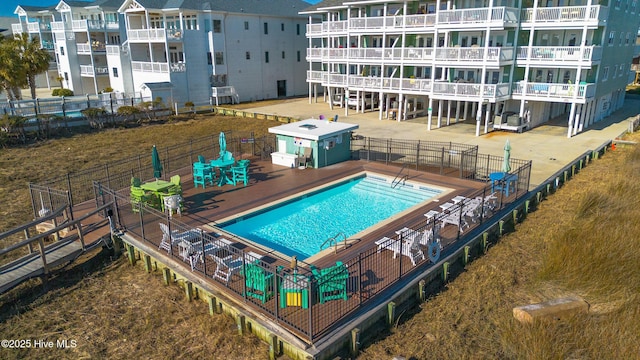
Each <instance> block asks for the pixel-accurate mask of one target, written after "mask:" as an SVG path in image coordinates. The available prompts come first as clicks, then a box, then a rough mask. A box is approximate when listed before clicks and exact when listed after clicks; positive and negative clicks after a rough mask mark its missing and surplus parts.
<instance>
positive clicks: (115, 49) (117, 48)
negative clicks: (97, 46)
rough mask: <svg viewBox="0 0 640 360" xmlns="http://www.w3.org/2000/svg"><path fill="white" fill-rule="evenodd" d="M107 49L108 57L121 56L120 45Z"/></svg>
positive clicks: (107, 47) (109, 46)
mask: <svg viewBox="0 0 640 360" xmlns="http://www.w3.org/2000/svg"><path fill="white" fill-rule="evenodd" d="M105 48H106V50H107V55H116V56H120V45H107V46H106V47H105Z"/></svg>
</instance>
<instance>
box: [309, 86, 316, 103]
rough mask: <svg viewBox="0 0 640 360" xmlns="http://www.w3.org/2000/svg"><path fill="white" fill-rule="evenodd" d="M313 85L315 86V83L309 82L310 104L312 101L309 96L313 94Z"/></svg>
mask: <svg viewBox="0 0 640 360" xmlns="http://www.w3.org/2000/svg"><path fill="white" fill-rule="evenodd" d="M313 87H315V84H313V83H309V104H311V102H312V101H311V98H312V96H313V93H312V90H313Z"/></svg>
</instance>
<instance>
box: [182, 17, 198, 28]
mask: <svg viewBox="0 0 640 360" xmlns="http://www.w3.org/2000/svg"><path fill="white" fill-rule="evenodd" d="M182 19H183V21H184V28H185V30H198V18H197V17H196V15H184V16H183V17H182Z"/></svg>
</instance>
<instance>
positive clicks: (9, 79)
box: [0, 38, 27, 100]
mask: <svg viewBox="0 0 640 360" xmlns="http://www.w3.org/2000/svg"><path fill="white" fill-rule="evenodd" d="M0 64H2V66H0V91H5V92H6V93H7V99H9V100H16V99H18V100H19V99H21V98H22V94H21V93H20V88H21V87H22V86H23V85H25V84H26V79H27V75H26V69H25V66H23V64H22V59H21V56H20V53H19V51H17V49H16V41H15V40H13V39H10V38H0Z"/></svg>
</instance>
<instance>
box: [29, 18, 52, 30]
mask: <svg viewBox="0 0 640 360" xmlns="http://www.w3.org/2000/svg"><path fill="white" fill-rule="evenodd" d="M27 30H28V31H29V32H30V33H38V32H40V31H49V30H51V24H50V23H41V22H37V21H36V22H28V23H27Z"/></svg>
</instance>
